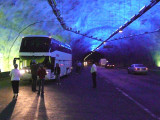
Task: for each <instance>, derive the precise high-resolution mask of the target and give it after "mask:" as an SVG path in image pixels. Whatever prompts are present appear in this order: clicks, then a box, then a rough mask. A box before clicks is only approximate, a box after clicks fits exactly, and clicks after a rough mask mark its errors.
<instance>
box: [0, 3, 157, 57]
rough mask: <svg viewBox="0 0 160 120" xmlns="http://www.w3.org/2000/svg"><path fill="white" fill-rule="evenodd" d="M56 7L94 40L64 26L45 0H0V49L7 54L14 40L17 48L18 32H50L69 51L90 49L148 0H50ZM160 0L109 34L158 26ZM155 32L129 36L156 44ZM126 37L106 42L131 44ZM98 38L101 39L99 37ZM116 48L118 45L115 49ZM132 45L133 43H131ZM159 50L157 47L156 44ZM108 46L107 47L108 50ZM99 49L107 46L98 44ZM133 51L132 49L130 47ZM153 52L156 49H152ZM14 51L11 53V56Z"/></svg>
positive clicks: (127, 33)
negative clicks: (70, 48)
mask: <svg viewBox="0 0 160 120" xmlns="http://www.w3.org/2000/svg"><path fill="white" fill-rule="evenodd" d="M54 2H55V4H56V8H57V9H58V10H60V11H59V12H60V14H61V17H62V18H63V20H64V22H65V24H66V26H67V27H69V28H72V30H73V31H79V33H81V34H85V35H87V36H92V37H93V38H96V37H97V40H95V39H91V38H88V37H85V36H83V35H79V34H76V33H73V32H70V31H67V30H64V29H63V28H62V26H61V24H60V22H59V21H58V20H57V17H56V16H55V14H54V12H53V10H52V7H51V5H50V4H49V2H48V0H5V1H3V0H1V1H0V36H1V37H0V41H1V42H0V53H1V54H3V56H4V58H5V59H7V58H8V52H9V49H10V47H11V46H12V44H13V42H14V40H15V39H16V37H17V36H18V35H19V37H18V39H17V40H16V42H15V43H14V45H13V46H14V47H13V48H12V52H13V51H17V49H19V45H20V41H21V38H22V36H26V35H50V36H52V37H53V38H55V39H57V40H59V41H62V42H66V43H68V44H70V45H71V46H72V49H73V53H74V54H75V53H78V54H75V56H76V55H77V56H78V55H82V54H86V53H87V52H90V51H92V50H94V49H95V48H96V47H97V46H98V45H99V44H100V43H101V41H103V40H106V39H107V38H108V37H109V36H110V35H111V34H112V33H113V32H114V31H116V29H117V28H119V27H120V26H121V25H123V24H124V23H125V22H126V21H128V20H130V18H131V17H132V16H133V15H135V14H137V13H138V12H139V10H140V9H141V8H142V7H144V6H145V5H148V4H150V2H151V1H150V0H54ZM159 10H160V3H158V4H156V5H155V6H154V7H153V8H151V9H150V10H149V11H148V12H146V13H145V14H144V15H142V16H141V17H140V18H138V19H137V20H136V21H134V22H133V23H132V24H131V25H129V26H128V27H127V28H125V29H124V30H123V33H121V34H117V35H116V36H114V37H113V38H119V37H124V36H130V35H135V34H140V33H144V32H153V31H155V30H157V29H159V28H160V22H159V21H160V12H159ZM40 21H41V22H40ZM159 36H160V35H159V33H151V34H146V35H141V36H138V37H134V38H131V39H132V40H133V41H134V39H136V40H135V41H136V43H137V44H142V45H143V46H144V47H149V46H150V45H151V46H150V47H153V46H152V44H153V45H155V44H159V43H160V42H158V40H159V39H160V37H159ZM128 39H130V38H128ZM128 39H123V40H117V41H115V42H108V43H106V44H108V45H111V46H112V45H114V46H115V47H114V48H113V49H112V50H113V51H116V50H119V49H127V48H125V47H124V48H123V47H122V44H124V46H125V45H126V46H127V45H129V44H130V43H131V44H132V43H133V41H132V42H131V41H130V40H128ZM100 40H101V41H100ZM118 48H119V49H118ZM134 49H136V47H134ZM156 49H157V50H159V47H156ZM112 50H111V51H112ZM99 51H100V52H102V53H105V52H107V51H108V52H110V49H106V48H101V49H100V50H99ZM133 51H134V50H133ZM155 54H156V53H155ZM16 55H17V53H16V52H15V54H13V53H12V55H11V57H15V56H16Z"/></svg>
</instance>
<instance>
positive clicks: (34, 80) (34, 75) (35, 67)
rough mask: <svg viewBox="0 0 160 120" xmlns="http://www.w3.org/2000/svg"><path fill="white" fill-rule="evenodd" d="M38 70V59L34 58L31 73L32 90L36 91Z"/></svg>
mask: <svg viewBox="0 0 160 120" xmlns="http://www.w3.org/2000/svg"><path fill="white" fill-rule="evenodd" d="M37 70H38V65H37V64H36V61H35V60H33V63H32V64H31V74H32V91H33V92H35V91H36V86H37Z"/></svg>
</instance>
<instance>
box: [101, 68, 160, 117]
mask: <svg viewBox="0 0 160 120" xmlns="http://www.w3.org/2000/svg"><path fill="white" fill-rule="evenodd" d="M98 76H100V77H102V78H103V79H105V81H106V82H107V83H109V84H111V85H114V86H115V88H116V89H117V90H118V91H120V92H121V93H122V94H123V95H124V96H126V97H127V98H128V99H130V100H131V101H133V102H134V103H135V104H136V105H137V106H139V107H140V108H141V109H144V110H145V111H146V112H148V114H150V115H152V116H156V117H158V118H160V76H158V75H156V74H154V73H148V75H134V74H128V73H127V70H125V69H105V68H103V67H98Z"/></svg>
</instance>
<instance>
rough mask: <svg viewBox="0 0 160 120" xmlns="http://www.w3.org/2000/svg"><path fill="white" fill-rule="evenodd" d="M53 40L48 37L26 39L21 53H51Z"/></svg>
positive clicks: (22, 44) (23, 40)
mask: <svg viewBox="0 0 160 120" xmlns="http://www.w3.org/2000/svg"><path fill="white" fill-rule="evenodd" d="M50 42H51V39H50V38H48V37H25V38H23V39H22V43H21V47H20V52H49V48H50Z"/></svg>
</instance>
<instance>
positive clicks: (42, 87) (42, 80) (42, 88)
mask: <svg viewBox="0 0 160 120" xmlns="http://www.w3.org/2000/svg"><path fill="white" fill-rule="evenodd" d="M44 81H45V79H42V94H43V93H44Z"/></svg>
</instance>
